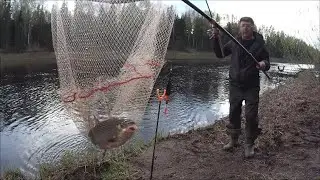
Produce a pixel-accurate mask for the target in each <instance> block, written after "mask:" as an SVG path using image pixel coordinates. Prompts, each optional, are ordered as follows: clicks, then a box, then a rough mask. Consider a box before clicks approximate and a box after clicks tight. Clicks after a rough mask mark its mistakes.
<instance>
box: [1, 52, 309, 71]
mask: <svg viewBox="0 0 320 180" xmlns="http://www.w3.org/2000/svg"><path fill="white" fill-rule="evenodd" d="M0 56H1V74H4V73H10V72H14V71H19V73H23V72H26V73H30V72H34V71H43V70H54V69H57V61H56V56H55V54H54V52H27V53H0ZM229 59H230V57H226V58H223V59H219V58H217V57H216V56H215V54H214V52H213V51H212V52H209V51H207V52H205V51H192V52H187V51H172V50H168V51H167V54H166V60H167V61H168V62H170V63H172V64H212V63H218V64H220V63H223V64H228V63H229ZM271 62H280V63H285V62H287V61H286V60H285V59H280V58H271ZM302 64H303V63H302Z"/></svg>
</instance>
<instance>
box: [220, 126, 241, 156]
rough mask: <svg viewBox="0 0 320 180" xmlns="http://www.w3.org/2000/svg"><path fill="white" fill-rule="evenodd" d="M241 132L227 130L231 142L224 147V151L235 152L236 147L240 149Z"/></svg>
mask: <svg viewBox="0 0 320 180" xmlns="http://www.w3.org/2000/svg"><path fill="white" fill-rule="evenodd" d="M240 132H241V130H240V129H230V130H227V133H228V134H229V136H230V141H229V143H228V144H226V145H224V146H223V148H222V149H223V150H224V151H231V150H233V148H234V147H238V146H239V145H240V144H239V135H240Z"/></svg>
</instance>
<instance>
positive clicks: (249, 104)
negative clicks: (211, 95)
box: [227, 84, 260, 144]
mask: <svg viewBox="0 0 320 180" xmlns="http://www.w3.org/2000/svg"><path fill="white" fill-rule="evenodd" d="M259 91H260V87H259V86H258V87H240V86H236V85H233V84H230V85H229V103H230V111H229V122H230V124H229V125H227V128H228V129H230V130H240V129H241V112H242V109H241V107H242V101H245V119H246V124H245V132H246V142H247V143H248V144H253V143H254V141H255V139H256V138H257V136H258V135H259V133H260V132H259V130H260V129H258V107H259Z"/></svg>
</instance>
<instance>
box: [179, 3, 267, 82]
mask: <svg viewBox="0 0 320 180" xmlns="http://www.w3.org/2000/svg"><path fill="white" fill-rule="evenodd" d="M182 1H183V2H184V3H186V4H187V5H189V6H190V7H191V8H192V9H194V10H195V11H197V12H198V13H199V14H201V15H202V16H203V17H205V18H206V19H207V20H208V21H209V22H211V23H212V24H215V25H216V27H217V28H218V29H220V30H221V31H223V32H224V33H226V34H227V35H228V36H229V37H230V38H231V39H232V40H233V42H235V43H236V44H238V45H239V46H240V47H241V48H242V49H243V50H244V51H245V52H246V53H247V54H248V55H249V56H250V57H251V58H252V59H253V60H254V61H255V62H256V63H257V64H259V62H258V61H257V59H256V58H255V57H254V56H253V55H252V54H251V53H250V52H249V51H248V50H247V49H246V48H245V47H244V46H243V45H242V44H241V43H240V42H239V41H238V40H237V39H236V38H234V37H233V36H232V35H231V34H230V33H229V32H228V31H227V30H225V29H224V28H223V27H221V26H220V25H219V24H218V23H217V22H216V21H215V20H213V19H212V18H210V17H209V16H208V15H206V14H205V13H204V12H202V11H201V10H200V9H199V8H198V7H197V6H195V5H194V4H192V3H191V2H190V1H189V0H182ZM262 72H263V73H264V74H265V75H266V76H267V78H268V79H269V80H270V79H271V78H270V76H269V75H268V74H267V73H266V72H265V71H262Z"/></svg>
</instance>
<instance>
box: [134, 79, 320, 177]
mask: <svg viewBox="0 0 320 180" xmlns="http://www.w3.org/2000/svg"><path fill="white" fill-rule="evenodd" d="M311 77H312V76H311V75H310V74H308V73H302V74H301V75H300V77H299V78H298V79H296V80H295V81H294V82H288V83H287V85H285V86H284V87H281V88H280V89H275V90H273V91H271V92H269V93H266V94H265V95H264V96H263V97H262V98H261V100H260V111H259V118H260V122H261V128H262V129H263V134H262V135H261V136H260V137H259V139H258V140H257V144H256V152H257V153H256V156H255V158H253V159H245V158H244V150H243V146H241V147H238V148H237V149H236V150H235V151H234V152H232V153H230V152H229V153H228V152H224V151H222V150H221V148H222V146H223V144H224V143H226V142H227V136H226V135H225V128H224V124H225V122H226V119H223V120H222V121H220V122H219V123H217V124H215V125H214V126H211V127H208V128H206V129H202V130H197V131H192V132H189V133H188V134H181V135H175V136H172V137H169V138H167V139H164V140H162V141H161V142H159V143H158V144H157V149H156V159H155V165H154V176H153V179H201V180H203V179H237V180H242V179H257V180H259V179H308V180H313V179H319V180H320V79H319V78H311ZM313 77H314V76H313ZM241 141H242V142H243V136H241ZM151 158H152V148H149V149H147V150H146V151H145V152H144V153H142V154H141V155H140V156H138V157H135V158H134V159H132V161H131V165H132V167H133V168H132V170H133V172H135V173H134V174H133V176H132V179H149V176H150V167H151Z"/></svg>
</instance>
